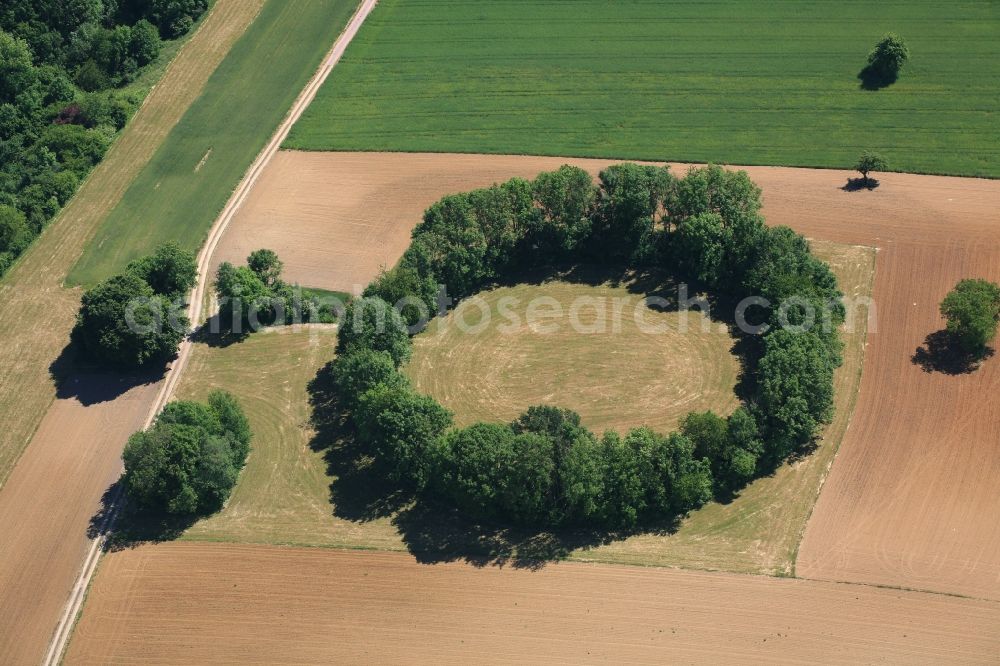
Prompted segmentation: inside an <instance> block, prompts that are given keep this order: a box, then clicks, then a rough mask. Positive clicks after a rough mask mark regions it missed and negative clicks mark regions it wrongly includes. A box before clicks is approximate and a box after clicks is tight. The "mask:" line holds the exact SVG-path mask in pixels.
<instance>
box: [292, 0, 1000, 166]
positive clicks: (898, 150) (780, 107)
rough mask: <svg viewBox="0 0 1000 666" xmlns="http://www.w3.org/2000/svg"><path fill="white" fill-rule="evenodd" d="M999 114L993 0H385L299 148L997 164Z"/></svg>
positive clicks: (999, 48) (998, 26) (308, 118)
mask: <svg viewBox="0 0 1000 666" xmlns="http://www.w3.org/2000/svg"><path fill="white" fill-rule="evenodd" d="M886 31H895V32H897V33H899V34H900V35H902V36H903V37H904V38H905V39H906V41H907V43H908V45H909V47H910V51H911V59H910V62H909V64H908V65H907V67H906V69H905V70H904V72H903V75H902V77H901V78H900V80H899V81H898V82H897V83H896V84H895V85H893V86H891V87H888V88H885V89H883V90H880V91H876V92H873V91H866V90H862V89H860V88H859V81H858V80H857V78H856V76H857V74H858V72H859V71H860V70H861V68H862V67H863V66H864V64H865V58H866V56H867V54H868V51H869V50H870V49H871V48H872V46H873V45H874V44H875V42H876V41H877V40H878V38H879V37H880V36H881V35H882V34H883V33H884V32H886ZM998 126H1000V6H998V5H997V3H996V2H989V1H986V2H953V3H942V2H937V1H936V0H896V1H886V2H867V1H858V0H847V1H838V2H833V1H823V2H819V1H815V0H813V1H803V2H789V1H787V0H766V1H765V0H761V1H758V2H746V1H745V0H720V1H717V2H712V3H704V2H690V1H688V0H685V1H676V0H675V1H670V0H632V1H624V0H623V1H616V2H608V0H573V1H568V0H546V1H541V2H538V1H535V0H489V1H488V2H487V1H485V0H481V1H469V0H420V1H414V0H382V2H380V3H379V5H378V7H377V8H376V9H375V11H374V12H373V14H372V15H371V17H369V19H368V20H367V21H366V23H365V25H364V27H363V28H362V30H361V32H360V34H359V35H358V37H357V39H355V41H354V42H353V43H352V44H351V47H350V48H349V49H348V51H347V54H346V56H345V59H344V60H343V61H342V62H341V63H340V64H339V65H338V66H337V69H336V70H335V71H334V72H333V74H332V75H331V76H330V78H329V79H328V80H327V82H326V84H325V86H324V88H323V89H322V90H321V91H320V93H319V96H318V97H317V99H316V101H315V102H314V103H313V104H312V105H311V107H310V108H309V110H308V111H307V112H306V114H305V116H304V117H303V118H302V120H301V121H300V122H299V123H298V124H297V126H296V127H295V128H294V129H293V131H292V134H291V136H290V137H289V139H288V141H287V142H286V145H287V147H290V148H297V149H309V150H369V151H372V150H398V151H434V152H448V151H455V152H484V153H517V154H537V155H566V156H578V157H611V158H629V159H652V160H677V161H697V162H701V161H715V162H721V163H729V164H747V165H750V164H777V165H786V166H817V167H850V166H851V165H853V163H854V161H855V160H856V159H857V157H858V155H859V153H861V151H862V150H864V149H868V148H871V149H875V150H878V151H880V152H882V153H883V154H884V155H885V156H886V157H887V158H888V160H889V162H890V167H891V168H892V169H894V170H899V171H915V172H927V173H948V174H960V175H977V176H991V177H1000V133H998V132H997V127H998Z"/></svg>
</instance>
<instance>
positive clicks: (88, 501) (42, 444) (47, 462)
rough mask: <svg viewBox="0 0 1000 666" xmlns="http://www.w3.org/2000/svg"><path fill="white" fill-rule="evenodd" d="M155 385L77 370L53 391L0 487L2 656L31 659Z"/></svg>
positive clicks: (46, 634) (38, 654)
mask: <svg viewBox="0 0 1000 666" xmlns="http://www.w3.org/2000/svg"><path fill="white" fill-rule="evenodd" d="M158 389H159V384H156V383H134V382H133V383H130V382H126V381H111V380H109V379H108V378H107V377H100V376H98V377H78V378H74V379H71V380H68V381H67V382H66V383H65V384H64V385H63V387H62V388H61V390H60V395H61V397H60V398H59V399H58V400H56V401H55V403H53V405H52V406H51V407H50V408H49V411H48V412H47V413H46V415H45V418H44V419H43V420H42V424H41V425H40V426H39V428H38V432H37V433H35V437H34V439H32V441H31V446H30V447H29V448H28V450H27V452H26V453H25V454H24V456H22V457H21V461H20V462H19V463H18V465H17V467H16V468H14V473H13V474H11V475H10V477H9V478H8V480H7V483H6V484H5V485H4V487H3V489H2V490H0V534H3V535H4V536H3V538H2V539H0V655H3V659H2V661H3V662H4V663H8V664H20V663H37V662H39V661H41V659H42V656H43V655H44V654H45V648H46V646H47V644H48V641H49V639H50V638H51V636H52V633H53V631H55V628H56V623H57V622H58V620H59V613H60V611H61V610H62V608H63V606H64V605H65V603H66V600H67V598H68V597H69V594H70V590H71V589H72V587H73V584H74V582H75V581H76V576H77V574H78V572H79V569H80V566H81V564H82V563H83V559H84V555H85V553H86V552H87V548H88V547H89V545H90V539H89V536H88V524H90V521H91V519H92V517H94V516H96V515H97V514H98V513H99V511H100V509H101V495H102V494H103V493H104V492H105V491H106V490H107V489H108V488H109V487H110V486H111V484H113V483H114V482H115V480H116V479H117V478H118V475H119V473H120V472H121V457H120V456H121V450H122V444H123V442H124V441H125V440H126V439H127V438H128V436H129V435H130V434H132V433H133V432H134V431H136V430H138V429H139V428H141V427H142V425H143V422H144V421H145V420H146V416H147V415H148V413H149V406H150V404H151V403H152V401H153V399H154V397H155V395H156V391H157V390H158Z"/></svg>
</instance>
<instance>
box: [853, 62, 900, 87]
mask: <svg viewBox="0 0 1000 666" xmlns="http://www.w3.org/2000/svg"><path fill="white" fill-rule="evenodd" d="M898 79H899V76H898V75H893V74H888V73H884V72H881V71H879V70H878V68H876V67H873V66H871V65H865V66H864V67H862V68H861V71H860V72H858V81H860V82H861V83H860V84H859V87H860V88H861V89H862V90H881V89H882V88H887V87H889V86H891V85H892V84H893V83H895V82H896V81H897V80H898Z"/></svg>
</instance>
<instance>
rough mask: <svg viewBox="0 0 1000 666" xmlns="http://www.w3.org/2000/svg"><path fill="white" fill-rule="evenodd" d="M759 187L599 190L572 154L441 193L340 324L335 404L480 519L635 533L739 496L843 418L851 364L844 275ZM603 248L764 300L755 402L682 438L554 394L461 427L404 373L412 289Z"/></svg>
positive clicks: (474, 285) (751, 389) (633, 168)
mask: <svg viewBox="0 0 1000 666" xmlns="http://www.w3.org/2000/svg"><path fill="white" fill-rule="evenodd" d="M760 194H761V193H760V189H759V188H758V187H757V186H756V185H754V184H753V182H752V181H750V179H749V178H748V177H747V175H746V174H745V173H743V172H730V171H726V170H724V169H721V168H719V167H716V166H708V167H704V168H692V169H691V170H689V172H688V173H687V175H685V176H684V177H683V178H681V179H676V178H674V177H673V176H672V175H670V173H669V171H667V170H666V169H665V168H658V167H648V166H639V165H634V164H623V165H615V166H612V167H609V168H608V169H606V170H605V171H604V172H602V174H601V180H600V182H599V183H597V184H595V183H594V182H593V181H592V180H591V178H590V176H589V175H588V174H587V173H586V172H584V171H581V170H579V169H576V168H574V167H568V166H567V167H562V168H561V169H559V170H558V171H555V172H551V173H545V174H541V175H539V176H538V178H536V179H535V181H534V182H530V183H529V182H527V181H523V180H521V179H514V180H512V181H508V182H507V183H503V184H500V185H495V186H493V187H491V188H487V189H483V190H476V191H473V192H469V193H465V194H457V195H451V196H448V197H445V198H444V199H442V200H441V201H439V202H437V203H435V204H434V205H432V206H431V207H430V208H429V209H428V210H427V212H426V213H425V215H424V220H423V222H422V223H421V224H420V225H418V226H417V227H416V229H414V231H413V240H412V243H411V245H410V247H409V249H408V250H407V251H406V253H405V254H404V256H403V258H402V259H401V261H400V262H399V264H398V265H397V266H396V267H395V268H393V269H391V270H389V271H386V272H383V273H382V274H381V275H380V276H379V277H378V278H377V279H376V280H375V281H374V282H373V283H372V284H371V285H369V288H368V290H367V291H366V298H364V299H362V300H359V301H356V302H355V303H354V304H352V306H351V307H350V308H349V311H348V314H347V316H346V317H345V318H344V320H343V321H342V325H341V328H340V332H339V339H338V347H337V353H338V358H337V359H336V360H335V361H334V364H333V373H332V376H333V380H334V382H333V383H334V384H335V386H336V389H337V391H338V392H339V393H340V400H339V404H340V406H341V407H342V408H343V409H345V410H346V412H347V413H348V414H349V415H350V423H353V424H354V426H355V427H356V429H357V433H358V438H359V440H360V441H361V442H362V443H363V444H364V445H365V446H366V447H368V450H369V451H370V452H371V455H373V456H374V457H375V459H376V461H377V462H378V464H379V466H380V467H381V468H382V469H383V470H385V473H386V475H387V476H388V477H389V478H391V479H392V480H394V481H396V482H398V483H401V484H404V485H406V486H407V487H409V488H410V489H411V490H413V491H415V492H417V493H421V494H424V495H427V496H430V497H435V498H437V499H439V500H443V501H447V502H449V503H451V504H453V505H454V506H456V507H458V508H459V509H460V510H461V511H463V512H464V513H466V514H468V515H469V516H472V517H475V518H477V519H484V520H502V521H509V522H513V523H520V524H531V525H593V526H603V527H606V528H610V529H630V528H632V527H634V526H637V525H640V524H643V523H648V522H655V521H662V520H670V519H672V518H673V517H676V516H677V515H682V514H684V513H686V512H687V511H690V510H691V509H694V508H696V507H698V506H701V505H702V504H703V503H705V502H707V501H708V500H710V499H711V498H712V497H713V496H720V497H727V496H731V495H732V494H733V493H737V492H739V490H740V489H741V488H742V487H743V486H745V485H746V483H748V482H749V481H751V480H752V479H753V478H754V477H755V476H757V475H758V474H760V473H762V472H766V471H768V470H770V469H772V468H773V467H774V466H775V465H777V464H779V463H780V462H781V461H783V460H784V459H785V458H786V457H787V456H788V455H789V454H791V453H793V452H794V451H796V450H798V449H800V447H802V446H804V445H806V444H808V442H809V441H810V440H811V439H812V438H813V437H814V436H815V435H816V434H817V433H818V430H819V428H820V427H821V425H822V424H824V423H826V422H827V421H828V420H829V419H830V417H831V415H832V405H833V371H834V369H835V368H836V367H837V366H838V365H839V364H840V362H841V360H840V341H839V339H838V337H837V333H836V330H837V326H839V324H840V323H842V321H843V305H842V304H841V302H840V297H841V294H840V292H839V291H838V290H837V282H836V279H835V278H834V275H833V273H832V272H831V271H830V269H829V267H828V266H827V265H826V264H824V263H822V262H820V261H819V260H817V259H816V258H815V257H813V256H812V254H811V253H810V250H809V244H808V243H807V242H806V240H805V239H804V238H803V237H801V236H799V235H798V234H796V233H794V232H793V231H792V230H791V229H788V228H784V227H778V228H767V227H766V226H765V225H764V221H763V219H762V217H761V215H760V208H761V204H760ZM595 259H596V260H599V261H601V262H604V263H613V264H615V263H617V264H618V265H619V266H632V267H640V268H648V267H653V268H661V269H662V268H666V269H667V270H668V271H669V272H670V273H672V274H673V275H674V276H675V277H676V278H677V279H678V280H693V281H697V282H698V283H700V284H703V285H707V286H708V287H710V288H712V289H714V290H720V291H721V292H722V293H723V294H724V295H725V296H727V297H728V298H730V299H733V300H734V301H736V300H739V299H741V298H744V297H746V296H757V297H759V298H760V299H762V300H763V303H761V304H760V306H759V307H760V311H759V317H760V323H762V324H764V326H763V327H762V328H761V330H760V334H759V335H752V334H751V333H750V332H747V334H746V335H747V339H746V340H745V343H746V344H744V345H742V346H741V348H742V349H743V350H744V351H743V353H744V355H745V358H744V361H745V365H746V367H747V368H748V372H750V373H751V376H750V377H749V378H748V379H749V381H748V382H747V384H748V387H747V401H746V405H745V406H743V407H740V408H739V409H737V410H736V411H735V412H733V413H732V414H731V415H730V416H728V417H723V416H720V415H717V414H715V413H712V412H705V413H692V414H690V415H688V416H687V417H686V418H685V419H684V420H683V422H682V423H681V427H680V430H679V432H675V433H672V434H669V435H661V434H659V433H656V432H653V431H652V430H649V429H648V428H641V427H640V428H635V429H633V430H631V431H629V432H628V433H627V434H625V435H624V436H621V435H618V434H616V433H606V434H604V435H603V436H601V437H598V436H597V435H595V434H594V433H592V432H590V431H589V430H588V429H587V428H585V427H584V426H583V424H582V423H581V421H580V417H579V415H578V414H575V413H574V412H572V411H570V410H566V409H560V408H558V407H551V406H536V407H531V408H529V409H528V410H527V411H526V412H525V413H524V414H522V415H521V416H520V417H519V418H517V419H516V420H515V421H514V422H513V423H510V424H496V423H477V424H473V425H471V426H468V427H465V428H452V427H451V416H450V414H448V412H447V411H446V410H445V409H444V408H443V407H441V406H440V405H439V404H438V403H437V402H436V401H434V400H433V399H432V398H430V397H427V396H421V395H419V394H417V393H416V392H414V390H413V388H412V387H411V386H410V384H409V382H408V381H407V380H406V378H405V377H404V376H403V375H402V374H401V372H400V371H399V367H400V366H401V365H402V364H403V363H405V362H406V360H407V359H408V358H409V356H410V345H411V343H410V338H409V335H408V333H407V330H406V324H407V323H410V324H412V323H413V320H411V319H410V317H409V316H407V317H406V318H405V319H404V317H403V316H402V315H400V314H399V313H398V312H397V311H396V309H395V308H393V307H391V304H399V303H402V302H403V301H405V300H406V299H415V300H418V301H419V302H422V303H424V304H425V305H427V306H428V309H429V310H430V312H431V313H433V312H434V311H433V310H432V309H430V306H431V305H432V303H431V301H432V299H433V295H434V293H435V289H434V287H435V286H436V285H437V284H438V283H442V284H444V285H445V286H446V289H447V291H448V293H449V294H450V295H451V296H453V297H457V298H461V297H463V296H467V295H470V294H472V293H474V292H475V291H476V290H478V289H480V288H482V287H483V286H486V285H488V284H490V283H491V282H492V281H494V280H498V279H502V278H504V277H505V276H507V275H509V274H510V272H511V271H512V270H517V269H518V268H523V267H531V268H537V267H538V266H539V265H545V264H551V265H555V266H557V267H566V266H567V265H572V264H573V263H576V262H588V261H594V260H595Z"/></svg>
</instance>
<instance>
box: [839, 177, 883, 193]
mask: <svg viewBox="0 0 1000 666" xmlns="http://www.w3.org/2000/svg"><path fill="white" fill-rule="evenodd" d="M879 185H881V183H880V182H879V180H878V178H848V179H847V183H846V184H844V185H842V186H841V187H840V189H842V190H843V191H844V192H859V191H861V190H865V191H868V192H871V191H872V190H874V189H875V188H877V187H878V186H879Z"/></svg>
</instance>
